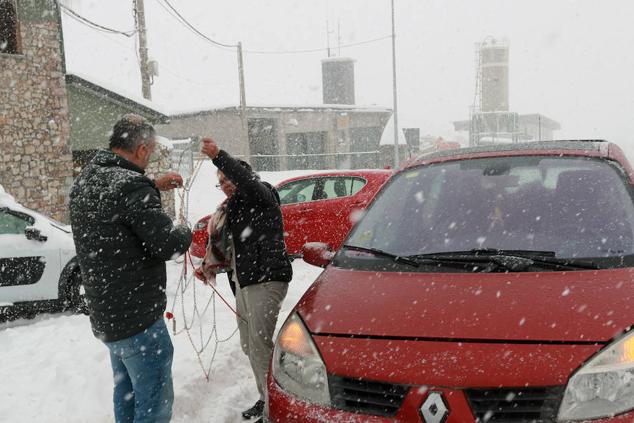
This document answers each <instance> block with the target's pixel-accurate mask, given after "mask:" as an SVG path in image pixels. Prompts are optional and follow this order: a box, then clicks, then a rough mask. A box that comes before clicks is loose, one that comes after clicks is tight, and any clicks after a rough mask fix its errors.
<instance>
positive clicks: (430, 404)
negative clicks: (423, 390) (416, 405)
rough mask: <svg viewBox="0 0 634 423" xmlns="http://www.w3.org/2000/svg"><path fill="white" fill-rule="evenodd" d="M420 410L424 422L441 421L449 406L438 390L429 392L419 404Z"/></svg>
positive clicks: (443, 419)
mask: <svg viewBox="0 0 634 423" xmlns="http://www.w3.org/2000/svg"><path fill="white" fill-rule="evenodd" d="M420 412H421V414H422V415H423V420H424V421H425V423H443V422H444V421H445V420H447V416H448V415H449V407H447V404H445V400H444V399H443V397H442V394H441V393H440V392H430V393H429V395H427V399H426V400H425V402H424V403H423V405H421V407H420Z"/></svg>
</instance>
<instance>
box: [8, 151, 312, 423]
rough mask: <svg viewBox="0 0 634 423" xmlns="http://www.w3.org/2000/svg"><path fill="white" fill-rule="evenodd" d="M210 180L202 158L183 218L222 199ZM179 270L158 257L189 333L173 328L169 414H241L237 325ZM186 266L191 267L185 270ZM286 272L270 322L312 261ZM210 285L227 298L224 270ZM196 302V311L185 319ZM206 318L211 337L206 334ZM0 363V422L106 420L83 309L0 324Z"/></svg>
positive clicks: (308, 273)
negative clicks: (284, 291)
mask: <svg viewBox="0 0 634 423" xmlns="http://www.w3.org/2000/svg"><path fill="white" fill-rule="evenodd" d="M304 173H310V171H295V172H271V173H268V172H263V173H262V174H261V177H262V179H263V180H265V181H268V182H271V183H272V184H276V183H278V182H280V181H282V180H284V179H287V178H290V177H292V176H296V175H299V174H304ZM216 183H217V179H216V174H215V168H214V167H213V165H212V164H211V162H210V161H205V162H204V164H203V166H202V168H201V170H200V172H199V173H198V176H197V177H196V178H195V180H194V184H193V186H192V188H191V191H190V199H189V216H190V221H191V222H192V223H195V222H196V221H197V220H198V219H199V218H200V217H202V216H204V215H206V214H208V213H210V212H212V211H213V210H214V209H215V206H216V205H217V204H218V203H219V202H220V201H222V199H223V197H224V196H223V194H222V193H221V192H220V190H218V189H216V188H215V187H214V185H215V184H216ZM182 270H183V264H182V263H176V262H173V261H172V262H169V263H168V264H167V271H168V311H169V310H171V309H172V305H173V304H174V310H173V313H174V316H175V319H176V329H177V330H182V327H183V321H184V320H187V322H188V324H191V325H192V328H191V330H190V331H189V333H190V334H191V341H190V337H188V335H187V333H186V332H181V333H179V334H177V335H176V336H173V342H174V348H175V352H174V365H173V376H174V390H175V400H174V416H173V419H172V421H173V422H188V423H189V422H191V423H196V422H201V423H202V422H205V423H208V422H241V421H242V418H241V416H240V411H242V410H244V409H245V408H248V407H250V406H251V405H252V404H253V403H254V402H255V400H256V399H257V390H256V388H255V381H254V379H253V376H252V373H251V368H250V366H249V363H248V360H247V358H246V356H245V355H244V354H243V353H242V351H241V349H240V346H239V343H238V334H237V333H235V334H234V335H233V336H231V335H232V334H233V333H234V332H235V329H236V327H237V326H236V320H235V316H234V315H233V313H232V312H231V310H229V308H228V307H227V306H226V305H225V304H224V303H223V302H222V301H221V300H220V299H219V298H217V297H216V299H215V303H214V301H213V300H212V301H211V302H210V300H211V298H212V295H211V293H212V290H211V288H208V287H205V286H203V285H202V284H200V283H199V282H197V281H195V282H192V283H191V284H190V285H188V286H187V289H186V290H185V292H184V295H181V293H180V292H181V288H180V287H179V280H180V276H181V272H182ZM188 271H189V274H191V269H188ZM293 271H294V277H293V281H292V282H291V284H290V289H289V291H288V295H287V297H286V300H285V301H284V304H283V305H282V311H281V314H280V319H279V321H278V329H279V326H280V325H281V324H282V323H283V321H284V319H285V318H286V316H287V315H288V313H289V311H290V310H291V309H292V308H293V306H294V305H295V303H296V302H297V300H298V299H299V298H300V297H301V295H302V294H303V293H304V291H305V290H306V289H307V288H308V287H309V286H310V284H311V283H312V282H313V281H314V280H315V278H316V277H317V276H318V275H319V273H320V272H321V269H319V268H316V267H313V266H310V265H308V264H306V263H304V262H303V261H298V260H296V261H295V262H294V263H293ZM217 289H218V290H219V292H220V294H221V295H222V296H223V297H225V298H226V299H227V300H228V301H229V302H230V304H232V305H233V304H234V301H233V295H232V294H231V290H230V289H229V286H228V283H227V279H226V276H220V277H219V278H218V286H217ZM177 293H178V295H177ZM182 299H184V301H181V300H182ZM208 304H209V306H208V308H207V309H206V311H204V309H205V307H206V306H207V305H208ZM214 304H215V317H214ZM195 307H196V309H198V310H199V311H200V314H201V315H202V317H201V319H199V318H196V319H195V320H193V323H191V322H192V319H193V316H194V314H195ZM183 310H184V314H183ZM201 320H202V324H201ZM214 322H215V324H216V331H217V338H216V336H215V333H214V332H213V329H214ZM168 325H169V326H170V329H171V328H172V323H171V322H168ZM229 337H230V338H229ZM225 338H229V339H228V340H227V341H226V342H217V339H220V340H223V339H225ZM209 339H210V341H209V344H208V345H207V346H206V347H205V348H204V350H203V352H202V354H201V362H199V360H198V358H197V355H196V353H195V351H194V346H193V345H195V346H196V348H198V349H201V346H203V345H204V344H205V343H206V342H207V341H208V340H209ZM215 347H217V349H216V355H215V357H214V356H213V353H214V348H215ZM212 359H213V360H212ZM0 361H1V364H0V380H1V381H2V384H0V421H2V422H11V423H20V422H47V423H56V422H60V423H61V422H64V423H84V422H91V423H105V422H113V421H114V418H113V413H112V384H113V382H112V374H111V370H110V359H109V356H108V351H107V349H106V347H105V346H104V345H103V344H102V343H101V342H100V341H98V340H97V339H95V338H94V337H93V335H92V332H91V330H90V323H89V321H88V317H86V316H74V315H68V314H56V315H42V316H39V317H37V318H36V319H34V320H18V321H14V322H10V323H5V324H2V325H0ZM200 363H202V366H204V367H205V368H206V369H208V368H211V374H210V378H209V382H207V380H206V379H205V376H204V374H203V370H202V368H201V367H202V366H201V364H200Z"/></svg>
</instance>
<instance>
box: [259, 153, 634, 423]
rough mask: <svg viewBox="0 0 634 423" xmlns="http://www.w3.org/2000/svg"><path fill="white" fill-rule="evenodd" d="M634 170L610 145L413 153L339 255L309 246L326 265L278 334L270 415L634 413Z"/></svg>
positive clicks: (366, 418) (458, 417)
mask: <svg viewBox="0 0 634 423" xmlns="http://www.w3.org/2000/svg"><path fill="white" fill-rule="evenodd" d="M633 176H634V170H633V169H632V167H631V166H630V164H629V163H628V162H627V160H626V159H625V157H624V155H623V153H622V152H621V150H620V149H619V148H618V147H617V146H615V145H614V144H610V143H607V142H598V141H596V142H595V141H588V142H582V141H559V142H535V143H524V144H512V145H503V146H487V147H476V148H467V149H462V150H455V151H446V152H439V153H434V154H432V155H430V156H425V157H422V158H419V159H417V160H414V161H413V162H411V163H408V164H407V165H406V166H404V168H403V169H401V170H400V171H399V172H398V173H397V174H396V175H394V176H393V177H392V178H391V179H390V180H389V182H388V183H387V184H386V185H385V186H384V187H383V188H382V189H381V191H380V192H379V193H378V194H377V196H376V197H375V199H374V201H373V203H372V204H371V205H370V206H369V207H368V209H367V210H366V214H365V216H364V217H363V219H362V220H361V221H360V222H359V223H358V224H357V225H356V226H355V227H354V229H353V230H352V231H351V233H350V235H349V237H348V238H347V240H346V241H345V243H344V245H343V246H342V247H341V249H340V250H339V251H338V252H337V253H336V254H334V253H333V252H331V251H329V250H328V249H327V248H326V247H325V246H324V245H323V244H309V245H307V246H306V247H305V249H304V260H305V261H307V262H309V263H312V264H315V265H319V266H327V267H326V268H325V270H324V272H323V273H322V274H321V275H320V277H319V278H318V279H317V280H316V282H315V283H314V284H313V285H312V286H311V288H310V289H308V290H307V292H306V293H305V294H304V296H303V297H302V298H301V299H300V301H299V303H298V304H297V306H296V307H295V308H294V310H293V311H292V312H291V314H290V315H289V318H288V319H287V320H286V322H285V323H284V325H283V327H282V328H281V330H280V333H279V336H278V338H277V341H276V345H275V350H274V353H273V359H272V364H271V371H270V374H269V379H268V395H267V398H268V402H267V410H266V413H267V419H268V421H269V422H289V421H301V422H305V423H310V422H323V421H345V422H388V421H401V422H426V423H435V422H447V423H452V422H454V423H458V422H460V423H465V422H476V421H477V422H497V421H504V422H556V421H597V422H598V421H600V422H626V421H627V422H630V421H632V420H633V419H634V411H633V410H634V383H633V382H632V381H633V380H634V379H633V378H634V330H632V329H631V328H632V324H633V323H634V289H632V287H633V286H634V189H633V186H632V184H633ZM333 255H334V258H333Z"/></svg>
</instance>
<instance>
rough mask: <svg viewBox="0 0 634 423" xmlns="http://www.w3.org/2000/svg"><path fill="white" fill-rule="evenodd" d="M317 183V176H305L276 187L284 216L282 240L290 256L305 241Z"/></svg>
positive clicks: (297, 252) (294, 253)
mask: <svg viewBox="0 0 634 423" xmlns="http://www.w3.org/2000/svg"><path fill="white" fill-rule="evenodd" d="M318 183H319V178H305V179H299V180H295V181H290V182H288V183H285V184H282V185H280V186H278V187H277V190H278V193H279V194H280V202H281V205H282V207H281V208H282V216H283V218H284V241H285V242H286V250H287V251H288V254H290V255H292V256H296V255H299V254H301V249H302V246H303V245H304V243H305V242H307V239H308V233H309V232H308V231H309V228H310V225H311V222H310V215H311V213H312V210H313V197H314V195H315V192H316V191H317V189H316V188H317V184H318Z"/></svg>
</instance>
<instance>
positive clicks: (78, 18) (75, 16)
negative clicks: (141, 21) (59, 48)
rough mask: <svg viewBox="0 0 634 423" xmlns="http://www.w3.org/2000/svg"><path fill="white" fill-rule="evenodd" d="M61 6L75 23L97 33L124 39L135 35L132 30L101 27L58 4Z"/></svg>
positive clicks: (134, 31)
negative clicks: (100, 32) (116, 35)
mask: <svg viewBox="0 0 634 423" xmlns="http://www.w3.org/2000/svg"><path fill="white" fill-rule="evenodd" d="M59 5H60V6H61V8H62V9H63V10H64V12H65V13H66V14H67V15H68V16H70V17H71V18H73V19H75V20H76V21H78V22H80V23H82V24H84V25H86V26H88V27H90V28H93V29H97V30H99V31H103V32H107V33H110V34H118V35H125V36H126V37H132V36H133V35H134V34H136V30H132V31H119V30H116V29H113V28H108V27H106V26H103V25H99V24H98V23H96V22H93V21H91V20H89V19H87V18H85V17H83V16H82V15H80V14H79V13H77V12H75V11H74V10H73V9H71V8H69V7H67V6H65V5H64V4H62V3H60V4H59Z"/></svg>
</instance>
